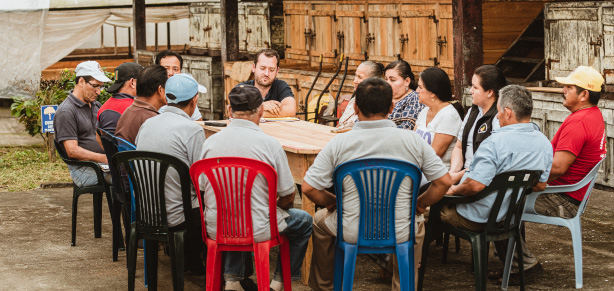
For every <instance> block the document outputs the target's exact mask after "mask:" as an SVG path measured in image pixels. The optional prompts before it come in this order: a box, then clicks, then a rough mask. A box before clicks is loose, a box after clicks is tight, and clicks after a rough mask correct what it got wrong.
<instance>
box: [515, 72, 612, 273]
mask: <svg viewBox="0 0 614 291" xmlns="http://www.w3.org/2000/svg"><path fill="white" fill-rule="evenodd" d="M555 80H556V81H557V82H559V83H560V84H562V85H563V99H564V100H563V106H565V108H567V109H568V110H569V111H571V114H570V115H569V116H567V118H565V121H563V124H562V125H561V127H559V130H558V131H557V132H556V134H555V135H554V138H553V139H552V148H553V150H554V158H553V161H552V170H551V171H550V176H549V178H548V185H570V184H575V183H577V182H579V181H580V180H582V178H584V177H585V176H586V175H587V174H588V172H590V170H591V169H592V168H593V167H594V166H595V165H596V164H597V163H598V162H599V161H601V159H603V157H605V154H606V147H605V142H606V139H605V123H604V121H603V115H602V114H601V111H600V110H599V107H597V103H598V102H599V98H601V90H602V85H603V81H604V80H603V77H602V76H601V74H599V72H598V71H597V70H595V69H593V68H592V67H586V66H579V67H577V68H576V69H575V70H574V71H573V72H571V74H569V76H567V77H556V78H555ZM534 190H536V191H542V190H543V189H534ZM587 190H588V185H587V186H586V187H584V188H582V189H580V190H577V191H573V192H568V193H545V194H541V195H539V196H538V197H537V199H536V200H535V212H537V213H539V214H543V215H548V216H556V217H566V218H572V217H574V216H575V215H576V213H577V212H578V207H579V206H580V203H581V202H582V199H583V198H584V195H586V191H587ZM523 243H524V242H523ZM523 256H524V262H525V268H526V267H527V262H534V264H535V265H538V264H539V263H538V261H537V258H536V257H535V256H534V255H533V254H532V253H531V252H530V251H529V249H528V248H523ZM542 270H543V269H541V267H540V268H538V272H541V271H542ZM527 275H528V276H527ZM531 276H532V274H530V273H529V274H527V271H525V278H526V277H531ZM513 279H514V274H512V277H511V278H510V284H512V283H519V280H513ZM514 281H515V282H514Z"/></svg>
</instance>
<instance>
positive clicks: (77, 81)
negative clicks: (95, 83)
mask: <svg viewBox="0 0 614 291" xmlns="http://www.w3.org/2000/svg"><path fill="white" fill-rule="evenodd" d="M80 78H83V80H84V81H85V82H89V81H91V80H94V77H92V76H79V77H76V78H75V84H79V79H80Z"/></svg>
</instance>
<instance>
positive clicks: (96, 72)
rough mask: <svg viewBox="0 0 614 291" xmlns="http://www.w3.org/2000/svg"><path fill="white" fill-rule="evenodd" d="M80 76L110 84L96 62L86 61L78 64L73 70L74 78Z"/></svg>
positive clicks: (109, 80)
mask: <svg viewBox="0 0 614 291" xmlns="http://www.w3.org/2000/svg"><path fill="white" fill-rule="evenodd" d="M81 76H91V77H92V78H94V79H96V80H98V81H100V82H103V83H106V82H111V79H109V78H107V76H105V75H104V72H103V71H102V67H100V64H99V63H98V62H96V61H86V62H83V63H80V64H78V65H77V68H76V69H75V77H81Z"/></svg>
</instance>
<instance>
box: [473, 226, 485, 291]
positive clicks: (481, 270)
mask: <svg viewBox="0 0 614 291" xmlns="http://www.w3.org/2000/svg"><path fill="white" fill-rule="evenodd" d="M486 244H487V242H486V241H485V240H484V238H481V237H475V238H473V239H472V240H471V252H472V258H473V266H474V267H473V268H474V277H475V290H476V291H486V264H487V259H488V256H487V254H486V252H485V250H486Z"/></svg>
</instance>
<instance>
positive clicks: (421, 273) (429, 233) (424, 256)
mask: <svg viewBox="0 0 614 291" xmlns="http://www.w3.org/2000/svg"><path fill="white" fill-rule="evenodd" d="M432 227H433V226H432V225H427V226H426V231H425V234H424V243H423V244H422V260H421V261H420V269H419V270H418V287H417V288H416V290H418V291H422V287H424V274H425V273H426V260H427V254H428V253H429V244H430V242H431V236H432V232H433V230H432Z"/></svg>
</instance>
